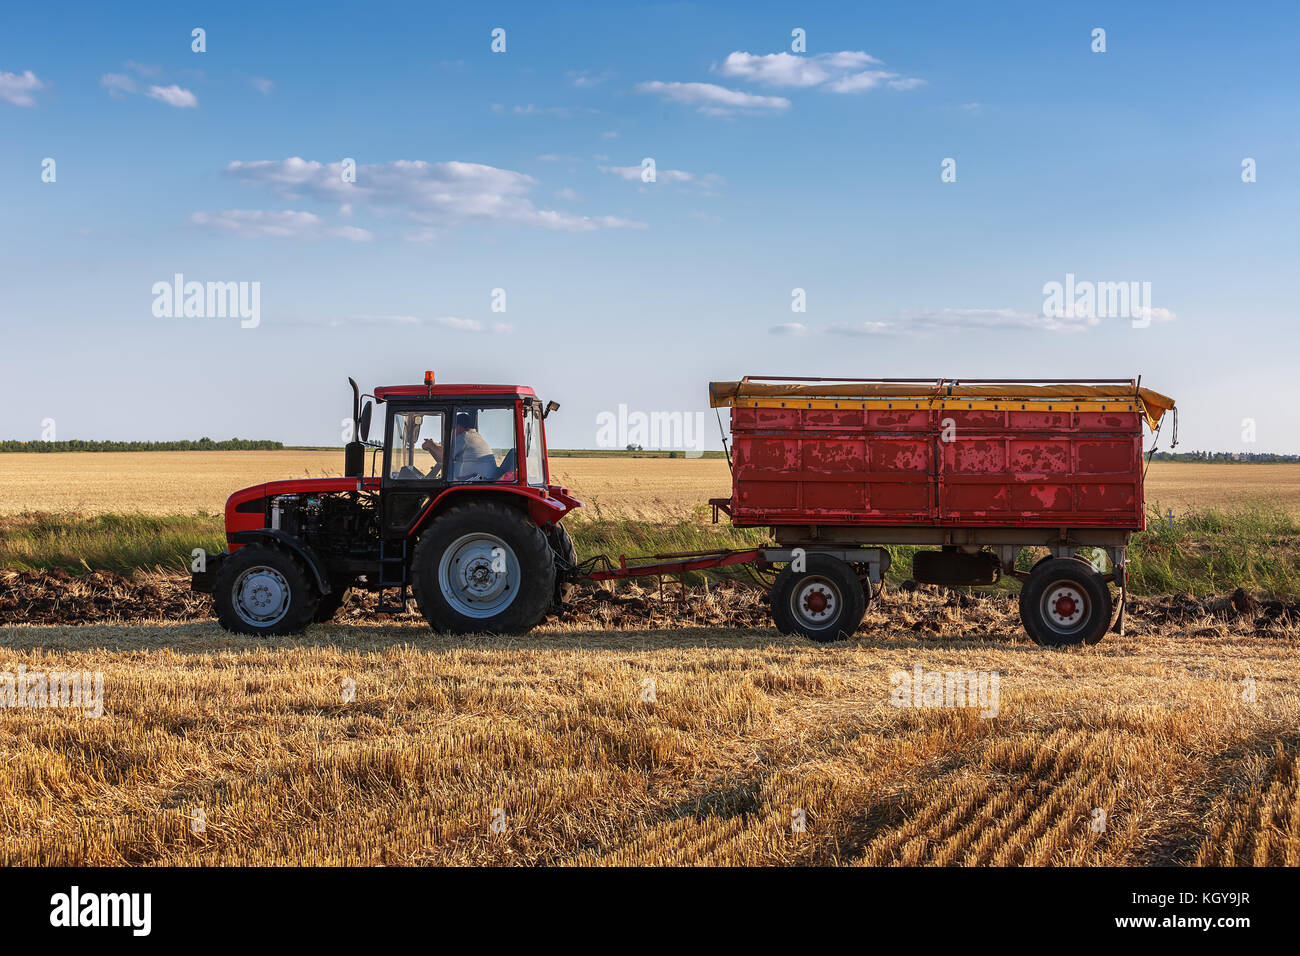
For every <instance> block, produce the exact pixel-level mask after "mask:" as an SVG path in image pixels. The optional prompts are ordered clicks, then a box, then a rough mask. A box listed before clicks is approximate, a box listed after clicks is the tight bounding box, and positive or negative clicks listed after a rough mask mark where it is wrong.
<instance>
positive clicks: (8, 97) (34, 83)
mask: <svg viewBox="0 0 1300 956" xmlns="http://www.w3.org/2000/svg"><path fill="white" fill-rule="evenodd" d="M43 89H45V84H44V83H42V82H41V81H40V80H39V79H37V77H36V74H35V73H33V72H32V71H31V70H24V71H23V72H22V73H0V100H4V101H6V102H8V103H12V104H13V105H14V106H35V105H36V97H35V96H34V95H33V94H35V93H36V91H37V90H43Z"/></svg>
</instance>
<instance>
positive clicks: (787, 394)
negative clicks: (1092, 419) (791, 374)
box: [709, 379, 1174, 428]
mask: <svg viewBox="0 0 1300 956" xmlns="http://www.w3.org/2000/svg"><path fill="white" fill-rule="evenodd" d="M745 398H795V399H799V398H808V399H812V398H831V399H835V398H850V399H853V398H871V399H891V398H899V399H908V400H911V401H916V400H917V399H925V400H931V401H938V400H941V399H947V398H956V399H962V398H966V399H979V400H981V401H1013V400H1014V401H1040V402H1045V401H1091V402H1097V401H1133V400H1134V399H1137V400H1138V401H1139V402H1141V404H1142V411H1143V413H1144V415H1145V416H1146V420H1147V423H1148V424H1149V425H1150V426H1151V427H1152V428H1155V427H1156V426H1157V425H1159V424H1160V419H1161V418H1162V417H1163V416H1164V414H1165V412H1167V411H1169V410H1170V409H1171V408H1173V407H1174V400H1173V399H1172V398H1170V397H1168V396H1167V395H1161V394H1160V393H1159V392H1156V391H1152V390H1151V389H1149V388H1139V387H1136V386H1134V385H1128V384H1088V383H1071V382H1059V383H1053V384H1044V385H1037V384H1034V385H1030V384H1022V383H1017V382H1007V383H979V384H972V385H962V384H959V383H954V382H951V381H947V380H939V379H936V380H935V381H933V382H879V381H876V382H872V381H865V382H756V381H750V380H749V379H743V380H741V381H739V382H710V383H709V404H710V405H712V406H713V407H714V408H717V407H720V406H725V405H731V404H734V403H735V401H736V400H737V399H745Z"/></svg>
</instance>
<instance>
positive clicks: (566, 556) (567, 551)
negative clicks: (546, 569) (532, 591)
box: [546, 524, 578, 604]
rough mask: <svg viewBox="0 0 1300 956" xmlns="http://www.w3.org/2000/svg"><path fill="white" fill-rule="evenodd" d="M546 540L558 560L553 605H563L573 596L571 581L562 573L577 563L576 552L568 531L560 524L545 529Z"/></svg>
mask: <svg viewBox="0 0 1300 956" xmlns="http://www.w3.org/2000/svg"><path fill="white" fill-rule="evenodd" d="M546 540H547V541H549V542H550V543H551V550H552V551H554V552H555V554H556V555H557V558H558V560H557V561H556V563H555V603H556V604H565V603H567V602H568V600H569V598H571V597H572V596H573V581H572V580H570V579H569V578H568V576H567V575H565V574H563V573H562V572H564V571H568V570H570V569H571V568H573V566H574V565H576V564H577V563H578V551H577V549H576V548H574V546H573V539H572V538H571V537H569V531H568V529H567V528H565V527H564V525H562V524H553V525H551V526H550V527H549V528H547V529H546Z"/></svg>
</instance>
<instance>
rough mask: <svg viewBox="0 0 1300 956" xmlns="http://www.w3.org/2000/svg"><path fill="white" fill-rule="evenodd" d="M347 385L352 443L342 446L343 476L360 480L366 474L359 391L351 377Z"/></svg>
mask: <svg viewBox="0 0 1300 956" xmlns="http://www.w3.org/2000/svg"><path fill="white" fill-rule="evenodd" d="M348 384H349V385H351V386H352V441H350V442H348V443H347V444H346V445H345V446H343V475H344V477H346V478H362V477H364V476H365V473H366V446H365V445H363V444H362V443H361V389H360V388H359V387H358V386H357V381H356V379H354V378H352V377H351V376H349V377H348Z"/></svg>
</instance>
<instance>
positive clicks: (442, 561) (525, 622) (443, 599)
mask: <svg viewBox="0 0 1300 956" xmlns="http://www.w3.org/2000/svg"><path fill="white" fill-rule="evenodd" d="M411 583H412V586H413V590H414V591H415V600H416V603H417V604H418V605H419V607H420V613H422V614H423V615H424V617H425V620H427V621H428V622H429V626H430V627H432V628H433V629H434V630H435V631H443V632H446V633H450V634H475V633H488V634H522V633H523V632H525V631H528V630H530V629H531V628H532V627H533V626H534V625H536V624H537V623H538V622H540V621H541V619H542V618H543V616H545V614H546V611H547V608H549V607H550V605H551V601H552V599H553V596H554V592H555V555H554V553H553V552H552V551H551V545H550V542H549V541H547V539H546V535H545V534H543V533H542V529H541V528H539V527H538V526H537V525H536V524H534V523H533V522H532V521H531V520H530V519H529V517H528V516H527V515H526V514H524V513H523V512H522V511H519V510H516V509H515V508H511V507H509V506H507V505H503V504H500V503H498V502H495V501H480V502H475V503H472V504H464V505H457V506H455V507H452V508H448V509H447V510H446V511H445V512H443V513H442V514H441V515H439V516H438V517H437V518H435V519H434V520H433V522H432V523H431V524H430V525H429V527H428V528H426V529H425V531H424V534H423V535H421V536H420V543H419V544H417V545H416V547H415V557H414V558H413V560H412V562H411Z"/></svg>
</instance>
